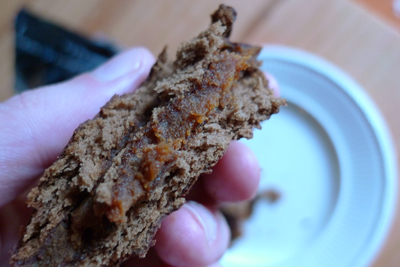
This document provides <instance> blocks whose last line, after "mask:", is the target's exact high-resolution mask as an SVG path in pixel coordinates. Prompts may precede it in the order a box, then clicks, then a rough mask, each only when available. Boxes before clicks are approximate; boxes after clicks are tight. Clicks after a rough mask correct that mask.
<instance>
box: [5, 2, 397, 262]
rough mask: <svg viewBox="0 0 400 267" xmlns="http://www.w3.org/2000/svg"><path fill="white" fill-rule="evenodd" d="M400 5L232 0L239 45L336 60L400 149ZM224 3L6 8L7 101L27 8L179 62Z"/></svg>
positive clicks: (392, 251)
mask: <svg viewBox="0 0 400 267" xmlns="http://www.w3.org/2000/svg"><path fill="white" fill-rule="evenodd" d="M399 2H400V1H397V0H395V1H392V0H390V1H389V0H335V1H329V0H308V1H300V0H252V1H240V0H237V1H224V3H225V4H227V5H232V6H233V7H235V9H236V10H237V12H238V19H237V23H236V25H235V27H234V30H233V34H232V38H231V39H232V40H233V41H242V42H248V43H253V44H263V43H273V44H283V45H289V46H294V47H298V48H301V49H304V50H306V51H309V52H312V53H314V54H317V55H318V56H321V57H322V58H325V59H327V60H328V61H331V62H332V63H334V64H335V65H337V66H338V67H339V68H341V69H343V70H344V71H345V72H347V73H348V74H349V75H350V76H352V77H353V78H354V79H355V80H356V81H357V82H358V83H359V84H360V85H361V86H362V87H363V88H364V89H365V90H366V91H367V93H368V94H369V95H370V96H371V98H372V99H373V100H374V101H375V103H376V104H377V105H378V107H379V108H380V110H381V111H382V113H383V115H384V117H385V119H386V121H387V123H388V125H389V128H390V130H391V132H392V135H393V137H394V141H395V143H396V145H397V148H400V120H399V119H398V114H399V113H400V75H399V72H400V3H399ZM218 4H219V3H217V2H215V1H213V0H207V1H201V2H200V1H197V2H192V1H178V0H176V1H173V0H164V1H155V0H154V1H148V0H135V1H127V0H115V1H106V0H85V1H80V0H71V1H61V0H60V1H51V0H31V1H28V0H13V1H1V3H0V60H1V64H0V101H4V100H6V99H7V98H9V97H11V96H12V95H13V94H14V91H15V90H14V88H15V59H16V56H15V54H16V53H15V50H16V49H15V43H16V40H15V30H14V20H15V17H16V14H17V13H18V12H19V11H20V10H21V8H23V7H25V8H26V9H27V10H29V11H30V12H32V13H33V14H36V15H37V16H39V17H42V18H44V19H46V20H48V21H51V22H54V23H56V24H58V25H61V26H62V27H65V28H66V29H69V30H70V31H72V32H75V33H79V34H81V35H82V36H86V37H88V38H91V39H95V40H97V41H101V44H104V42H105V43H106V44H107V45H106V46H107V47H108V48H109V49H110V51H111V52H110V54H109V55H111V54H112V51H117V50H120V49H123V48H125V47H131V46H138V45H140V46H145V47H148V48H149V49H150V50H151V51H152V52H153V53H154V54H158V53H160V51H161V50H162V48H163V47H164V46H165V45H166V44H168V48H169V52H170V55H171V56H173V53H174V51H175V50H176V48H177V46H178V45H179V44H180V43H181V42H182V41H186V40H188V39H190V38H192V37H194V36H195V35H196V34H197V33H198V32H200V31H201V30H203V29H205V28H206V27H207V25H208V24H209V20H208V17H209V14H211V13H212V12H213V11H214V10H215V9H216V8H217V5H218ZM109 44H110V46H108V45H109ZM103 52H104V51H103ZM106 53H108V52H106ZM89 67H90V66H89ZM399 184H400V183H399ZM398 207H399V208H400V203H398ZM399 214H400V212H397V214H396V221H395V223H394V226H393V228H392V229H391V232H390V235H389V239H388V240H387V242H386V244H385V246H384V248H383V249H382V252H381V253H380V256H379V257H378V259H377V261H376V262H375V264H374V265H373V266H379V267H381V266H382V267H383V266H385V267H386V266H388V267H398V266H400V253H398V248H399V247H400V218H399Z"/></svg>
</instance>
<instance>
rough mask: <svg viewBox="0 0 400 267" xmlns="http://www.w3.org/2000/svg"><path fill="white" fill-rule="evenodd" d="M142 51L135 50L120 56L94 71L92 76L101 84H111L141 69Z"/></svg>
mask: <svg viewBox="0 0 400 267" xmlns="http://www.w3.org/2000/svg"><path fill="white" fill-rule="evenodd" d="M142 53H143V50H142V49H140V48H139V49H138V48H133V49H130V50H127V51H125V52H122V53H121V54H118V55H117V56H115V57H113V58H112V59H110V60H109V61H107V62H106V63H104V64H103V65H101V66H100V67H98V68H97V69H95V70H94V71H92V75H93V76H94V77H95V78H96V79H97V80H98V81H99V82H110V81H113V80H116V79H118V78H120V77H123V76H124V75H126V74H128V73H132V72H134V71H137V70H139V69H140V67H141V65H142Z"/></svg>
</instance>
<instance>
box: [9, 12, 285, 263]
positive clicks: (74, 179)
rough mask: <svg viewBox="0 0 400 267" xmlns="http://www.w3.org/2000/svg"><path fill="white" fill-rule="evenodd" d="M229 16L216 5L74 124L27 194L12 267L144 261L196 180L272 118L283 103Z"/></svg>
mask: <svg viewBox="0 0 400 267" xmlns="http://www.w3.org/2000/svg"><path fill="white" fill-rule="evenodd" d="M235 16H236V14H235V11H234V10H233V9H232V8H230V7H226V6H223V5H221V6H220V8H219V9H218V10H217V11H216V12H215V13H214V14H213V15H212V24H211V26H210V27H209V28H208V29H207V30H206V31H204V32H202V33H200V35H199V36H198V37H196V38H194V39H193V40H192V41H190V42H188V43H184V44H183V45H181V47H180V48H179V50H178V52H177V56H176V60H175V61H174V62H169V61H168V60H167V56H166V52H165V51H163V53H161V55H160V56H159V58H158V61H157V63H156V64H155V65H154V66H153V68H152V71H151V74H150V76H149V78H148V79H147V80H146V81H145V83H144V84H143V85H142V86H141V87H140V88H139V89H138V90H137V91H136V92H135V93H134V94H128V95H123V96H114V97H113V98H112V99H111V100H110V101H109V102H108V103H107V104H106V105H105V106H104V107H103V108H101V111H100V113H99V114H98V115H97V116H96V117H95V118H94V119H92V120H89V121H86V122H84V123H83V124H82V125H80V126H79V128H78V129H77V130H76V131H75V132H74V135H73V136H72V138H71V140H70V142H69V144H68V145H67V147H66V148H65V149H64V151H63V152H62V154H61V155H60V156H59V157H58V159H57V161H56V162H55V163H54V164H53V165H52V166H51V167H49V168H48V169H47V170H46V171H45V173H44V175H43V177H42V178H41V179H40V184H39V185H38V186H37V187H36V188H34V189H32V191H31V193H30V194H29V197H28V204H29V206H31V207H33V208H34V213H33V215H32V219H31V222H30V223H29V225H28V226H27V227H26V231H25V234H24V236H23V238H22V239H21V241H20V243H19V244H18V247H17V249H16V250H15V252H14V254H13V256H12V260H11V262H12V264H14V265H15V266H113V265H118V264H119V263H121V262H123V261H124V260H125V259H127V258H128V257H130V256H139V257H144V256H145V255H146V252H147V251H148V249H149V248H150V247H151V246H153V245H154V244H155V240H154V236H155V233H156V231H157V230H158V228H159V227H160V224H161V221H162V219H163V218H164V217H165V216H167V215H168V214H170V213H171V212H173V211H175V210H177V209H179V208H180V207H181V206H182V205H183V203H184V202H185V195H186V194H187V192H188V190H189V189H190V188H191V187H192V185H193V184H194V183H195V181H196V179H197V178H198V177H199V175H201V174H203V173H209V172H210V171H211V168H212V167H213V166H214V165H215V164H216V163H217V161H218V160H219V159H220V158H221V157H222V155H223V154H224V152H225V150H226V148H227V146H228V145H229V143H230V142H231V141H232V140H235V139H239V138H242V137H245V138H251V137H252V129H253V128H260V122H261V121H263V120H266V119H268V118H269V117H270V116H271V115H272V114H274V113H277V112H278V110H279V107H280V106H281V105H282V104H284V103H285V101H284V100H282V99H279V98H276V97H274V95H273V92H272V91H271V89H269V88H268V81H267V80H266V79H265V77H264V75H263V73H262V72H261V71H260V70H259V69H258V66H259V63H258V62H257V61H256V56H257V54H258V52H259V50H260V49H259V48H258V47H252V46H249V45H243V44H236V43H231V42H230V41H229V40H228V37H229V34H230V31H231V27H232V24H233V22H234V20H235Z"/></svg>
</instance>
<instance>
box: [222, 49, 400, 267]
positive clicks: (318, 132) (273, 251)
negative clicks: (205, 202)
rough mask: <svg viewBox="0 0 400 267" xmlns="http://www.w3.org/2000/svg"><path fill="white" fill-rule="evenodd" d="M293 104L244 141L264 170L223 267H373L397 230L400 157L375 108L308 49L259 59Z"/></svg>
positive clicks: (268, 54) (279, 51)
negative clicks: (270, 196)
mask: <svg viewBox="0 0 400 267" xmlns="http://www.w3.org/2000/svg"><path fill="white" fill-rule="evenodd" d="M259 59H260V60H262V61H263V62H264V65H263V68H264V70H266V71H268V72H269V73H271V74H272V75H273V76H275V77H276V79H277V80H278V83H279V85H280V88H281V92H282V96H283V97H284V98H286V99H287V100H288V106H287V107H282V108H281V111H280V113H279V114H278V115H275V116H273V117H272V118H271V120H269V121H267V122H266V123H265V124H264V125H263V129H262V130H261V131H256V132H255V134H254V139H252V140H250V141H247V140H245V141H244V142H245V143H246V144H248V145H249V146H250V147H251V148H252V149H253V151H254V152H255V154H256V155H257V157H258V159H259V161H260V164H261V168H262V171H261V173H262V174H261V175H262V177H261V185H260V191H263V190H267V189H273V190H275V191H277V192H279V194H280V195H281V196H280V198H279V199H278V200H277V201H276V202H275V203H268V202H267V201H266V200H264V201H263V200H261V201H258V202H257V203H256V205H255V207H254V212H253V214H252V216H251V217H250V218H249V219H248V220H247V221H246V223H245V226H244V235H243V236H242V237H241V238H239V239H238V240H237V241H236V242H235V243H234V246H233V247H232V248H230V249H229V250H228V252H227V253H226V255H225V256H224V257H223V258H222V259H221V264H222V265H223V266H224V267H236V266H246V267H252V266H268V267H292V266H296V267H297V266H306V267H314V266H315V267H320V266H324V267H329V266H332V267H338V266H340V267H342V266H351V267H358V266H360V267H361V266H368V265H369V264H371V263H372V261H373V259H374V258H375V257H376V256H377V254H378V252H379V249H380V248H381V246H382V244H383V242H384V240H385V238H386V236H387V233H388V229H389V228H390V225H391V222H392V219H393V215H394V211H395V200H396V188H397V187H396V179H397V173H396V170H397V168H396V156H395V152H394V151H395V149H394V145H393V142H392V141H391V138H390V135H389V133H388V130H387V127H386V125H385V123H384V120H383V119H382V116H381V115H380V113H379V112H378V110H377V108H376V107H375V105H374V104H373V103H372V102H371V100H370V99H369V98H368V97H367V95H366V94H365V93H364V92H363V90H362V89H361V88H360V86H358V85H357V84H356V83H355V82H354V81H353V80H352V79H350V78H349V77H348V76H347V75H345V74H344V73H343V72H341V71H340V70H339V69H337V68H336V67H334V66H332V65H331V64H329V63H328V62H326V61H324V60H322V59H320V58H318V57H316V56H314V55H311V54H308V53H306V52H302V51H299V50H295V49H292V48H287V47H286V48H285V47H281V46H266V47H264V49H263V51H262V52H261V54H260V57H259Z"/></svg>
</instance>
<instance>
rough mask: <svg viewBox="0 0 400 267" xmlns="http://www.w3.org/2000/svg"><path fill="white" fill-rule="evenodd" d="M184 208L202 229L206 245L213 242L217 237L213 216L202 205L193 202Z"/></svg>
mask: <svg viewBox="0 0 400 267" xmlns="http://www.w3.org/2000/svg"><path fill="white" fill-rule="evenodd" d="M185 207H186V208H187V209H188V210H189V211H190V212H191V213H192V215H193V216H194V217H195V219H196V220H197V221H198V223H199V224H200V225H201V226H202V228H203V229H204V233H205V236H206V239H207V241H208V243H211V242H212V241H214V240H215V238H216V237H217V228H218V225H217V221H216V218H215V216H214V214H213V213H212V212H211V211H210V210H209V209H207V208H206V207H204V206H203V205H201V204H199V203H197V202H194V201H188V202H187V205H185Z"/></svg>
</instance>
